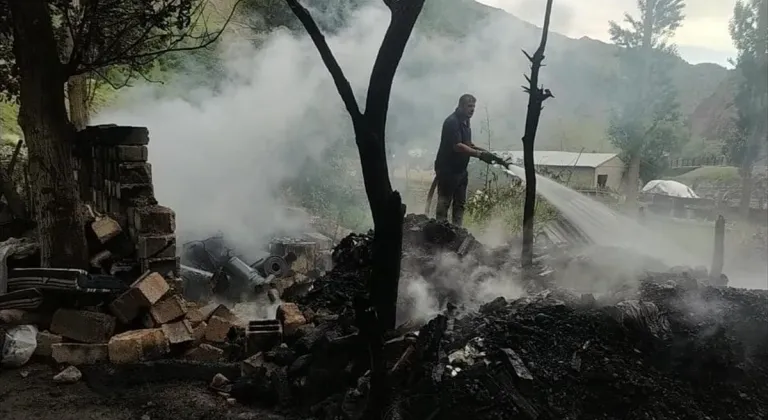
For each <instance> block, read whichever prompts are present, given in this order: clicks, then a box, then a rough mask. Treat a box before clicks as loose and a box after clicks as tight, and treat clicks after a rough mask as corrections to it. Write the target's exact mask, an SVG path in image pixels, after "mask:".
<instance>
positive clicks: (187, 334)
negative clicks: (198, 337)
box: [161, 319, 195, 344]
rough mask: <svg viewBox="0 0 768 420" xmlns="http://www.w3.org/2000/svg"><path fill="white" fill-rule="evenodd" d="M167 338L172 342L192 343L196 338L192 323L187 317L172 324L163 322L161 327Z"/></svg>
mask: <svg viewBox="0 0 768 420" xmlns="http://www.w3.org/2000/svg"><path fill="white" fill-rule="evenodd" d="M161 329H162V330H163V334H165V338H167V339H168V342H170V343H171V344H182V343H191V342H192V341H194V340H195V338H194V336H193V334H194V330H193V328H192V325H190V323H189V321H187V320H186V319H182V320H181V321H178V322H172V323H170V324H163V326H162V327H161Z"/></svg>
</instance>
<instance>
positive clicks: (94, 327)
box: [51, 309, 115, 344]
mask: <svg viewBox="0 0 768 420" xmlns="http://www.w3.org/2000/svg"><path fill="white" fill-rule="evenodd" d="M51 332H52V333H54V334H59V335H61V336H64V337H67V338H70V339H72V340H76V341H81V342H83V343H92V344H95V343H106V342H107V341H108V340H109V338H110V337H112V334H114V332H115V317H113V316H110V315H107V314H102V313H99V312H87V311H75V310H71V309H59V310H57V311H56V312H54V314H53V319H52V320H51Z"/></svg>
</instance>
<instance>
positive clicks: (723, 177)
mask: <svg viewBox="0 0 768 420" xmlns="http://www.w3.org/2000/svg"><path fill="white" fill-rule="evenodd" d="M673 179H674V180H675V181H679V182H682V183H683V184H686V185H689V186H694V185H699V184H720V185H739V183H740V182H741V176H739V168H736V167H733V166H702V167H701V168H697V169H694V170H692V171H690V172H686V173H684V174H682V175H679V176H677V177H674V178H673Z"/></svg>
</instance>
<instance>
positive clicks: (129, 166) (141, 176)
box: [115, 162, 152, 184]
mask: <svg viewBox="0 0 768 420" xmlns="http://www.w3.org/2000/svg"><path fill="white" fill-rule="evenodd" d="M115 180H116V181H117V182H119V183H121V184H152V165H151V164H150V163H147V162H121V163H118V164H117V174H116V176H115Z"/></svg>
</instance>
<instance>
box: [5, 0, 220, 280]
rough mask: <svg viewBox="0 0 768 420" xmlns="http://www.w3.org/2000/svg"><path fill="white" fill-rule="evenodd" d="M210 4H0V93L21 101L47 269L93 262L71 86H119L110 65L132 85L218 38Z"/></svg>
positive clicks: (52, 0)
mask: <svg viewBox="0 0 768 420" xmlns="http://www.w3.org/2000/svg"><path fill="white" fill-rule="evenodd" d="M204 6H205V2H204V1H195V0H155V1H145V0H87V1H79V0H0V54H2V56H1V57H0V63H3V64H0V72H3V73H0V84H2V86H0V91H4V92H5V95H7V96H11V97H14V98H16V99H18V100H19V102H20V110H19V125H20V126H21V128H22V131H23V133H24V139H25V141H26V144H27V147H28V151H29V166H30V181H31V187H32V196H33V201H34V202H35V204H36V209H35V221H36V222H37V229H38V236H39V241H40V248H41V264H42V265H43V266H60V267H67V266H74V267H86V266H87V261H88V252H87V251H88V250H87V246H86V241H85V234H84V230H83V224H84V215H83V214H82V211H81V203H80V195H79V193H78V185H77V183H76V180H75V176H74V168H73V162H72V150H73V149H72V147H73V143H74V139H75V133H76V132H75V127H74V126H73V124H72V123H71V121H70V119H69V117H68V115H67V110H66V105H65V95H64V86H65V84H66V83H67V82H68V81H69V80H70V78H72V77H74V76H80V75H85V74H94V75H97V76H99V77H102V78H103V79H105V80H108V81H109V82H110V83H114V82H113V81H112V80H110V79H109V74H108V71H110V70H111V71H114V70H119V71H120V72H121V73H122V74H123V75H124V76H125V77H124V82H127V80H130V79H131V78H133V77H137V76H142V75H144V74H145V71H146V70H147V69H148V68H149V67H150V66H151V65H152V63H153V62H154V60H155V59H157V58H158V57H160V56H162V55H164V54H167V53H169V52H172V51H185V50H192V49H196V48H201V47H205V46H207V45H210V44H212V43H213V42H215V41H216V39H217V38H218V36H219V35H220V33H221V31H220V30H219V31H208V30H207V27H206V22H205V21H201V17H202V16H203V13H202V11H203V10H204ZM8 51H12V54H9V53H8ZM3 60H5V61H3Z"/></svg>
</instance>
